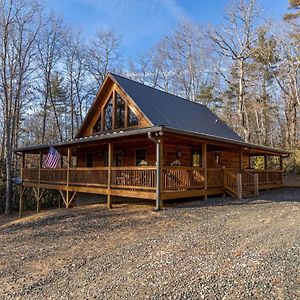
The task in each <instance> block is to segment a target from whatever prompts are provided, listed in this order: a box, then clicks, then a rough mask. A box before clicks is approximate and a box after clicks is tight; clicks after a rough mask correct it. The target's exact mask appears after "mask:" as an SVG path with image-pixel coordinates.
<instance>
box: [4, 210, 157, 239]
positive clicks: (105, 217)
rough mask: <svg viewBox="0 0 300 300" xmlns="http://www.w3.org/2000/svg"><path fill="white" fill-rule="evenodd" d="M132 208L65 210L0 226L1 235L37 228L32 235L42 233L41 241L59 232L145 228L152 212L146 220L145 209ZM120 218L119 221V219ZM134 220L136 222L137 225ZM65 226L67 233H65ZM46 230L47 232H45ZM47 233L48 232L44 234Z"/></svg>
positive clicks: (72, 233)
mask: <svg viewBox="0 0 300 300" xmlns="http://www.w3.org/2000/svg"><path fill="white" fill-rule="evenodd" d="M128 208H129V209H121V210H120V209H118V208H116V209H112V210H106V209H105V208H97V207H95V208H93V207H86V208H83V209H80V210H77V211H73V212H72V210H65V211H64V212H58V213H57V214H54V215H49V216H41V217H40V218H39V217H38V218H37V219H35V220H28V221H26V220H24V222H20V223H13V224H6V225H5V226H2V227H0V232H1V231H2V232H4V233H16V232H18V231H22V230H26V229H34V232H32V233H29V234H30V235H31V234H32V235H33V236H34V235H35V233H38V236H39V238H40V237H43V235H44V236H45V237H49V236H53V237H55V236H56V235H57V234H56V231H57V230H58V229H59V230H60V232H59V236H60V237H62V236H65V237H66V236H72V235H74V234H76V233H80V234H83V233H88V232H90V231H92V230H94V229H98V230H101V229H103V228H107V227H108V226H109V228H110V231H114V230H117V229H119V228H123V229H124V228H126V227H130V228H134V227H137V226H145V225H147V224H150V221H149V218H150V219H151V210H149V215H148V218H145V217H144V216H145V214H144V212H146V213H147V211H145V210H142V211H140V210H130V206H128ZM116 217H117V219H116ZM133 221H134V222H133ZM62 227H63V229H64V230H63V231H61V229H62ZM45 228H46V230H45ZM43 230H44V232H42V231H43Z"/></svg>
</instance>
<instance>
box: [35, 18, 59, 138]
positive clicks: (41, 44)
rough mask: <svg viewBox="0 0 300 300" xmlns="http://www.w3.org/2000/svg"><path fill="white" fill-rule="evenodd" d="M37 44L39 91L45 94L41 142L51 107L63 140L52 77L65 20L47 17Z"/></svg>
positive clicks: (57, 60) (56, 63)
mask: <svg viewBox="0 0 300 300" xmlns="http://www.w3.org/2000/svg"><path fill="white" fill-rule="evenodd" d="M36 44H37V48H38V60H37V65H38V68H39V71H40V75H41V79H42V80H41V86H40V87H39V91H40V92H41V94H42V95H43V100H42V107H43V119H42V135H41V141H40V142H41V143H44V142H45V137H46V125H47V115H48V111H49V107H51V108H52V110H53V114H54V119H55V123H56V129H57V132H58V135H59V139H60V140H62V139H63V135H62V132H61V128H60V124H59V116H58V114H57V111H56V107H55V103H54V101H53V97H52V94H51V78H52V77H53V76H54V73H55V71H56V67H57V65H58V63H59V61H60V60H61V56H62V53H63V49H64V30H63V21H62V19H61V18H60V17H59V18H57V17H56V16H55V15H54V14H51V15H50V16H49V17H48V18H46V21H45V22H44V24H43V27H42V30H41V33H40V34H39V37H38V39H37V41H36Z"/></svg>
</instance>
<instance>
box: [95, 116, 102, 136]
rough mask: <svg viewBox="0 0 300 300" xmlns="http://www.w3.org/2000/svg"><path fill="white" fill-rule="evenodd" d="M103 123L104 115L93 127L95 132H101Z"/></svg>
mask: <svg viewBox="0 0 300 300" xmlns="http://www.w3.org/2000/svg"><path fill="white" fill-rule="evenodd" d="M101 121H102V114H100V115H99V118H98V120H97V122H96V123H95V125H94V127H93V132H100V131H101Z"/></svg>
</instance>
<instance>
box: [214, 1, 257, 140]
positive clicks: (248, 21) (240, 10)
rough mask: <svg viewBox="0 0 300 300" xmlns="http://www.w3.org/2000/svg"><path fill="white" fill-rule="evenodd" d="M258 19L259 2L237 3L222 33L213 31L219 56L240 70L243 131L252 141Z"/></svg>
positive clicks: (240, 126) (241, 130)
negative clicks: (250, 101) (251, 84)
mask: <svg viewBox="0 0 300 300" xmlns="http://www.w3.org/2000/svg"><path fill="white" fill-rule="evenodd" d="M256 17H257V12H256V9H255V0H237V1H235V2H234V4H233V6H232V8H231V9H230V11H229V12H228V13H227V15H226V17H225V18H226V20H227V24H226V26H225V27H224V29H223V30H222V33H220V32H219V31H216V30H211V32H210V38H211V40H212V41H213V42H214V43H215V44H216V46H217V49H218V51H219V53H220V54H221V55H222V56H223V57H224V58H229V59H231V60H232V61H233V64H234V67H235V68H236V73H235V77H236V78H237V80H238V85H237V98H238V103H237V114H238V121H239V132H240V134H241V135H242V136H243V137H244V138H245V140H246V141H249V140H250V128H249V118H248V111H247V104H246V89H247V82H246V72H247V63H248V61H249V60H250V58H251V50H252V48H251V47H252V45H253V42H254V41H255V39H256V31H255V19H256ZM226 80H230V79H229V78H227V79H226Z"/></svg>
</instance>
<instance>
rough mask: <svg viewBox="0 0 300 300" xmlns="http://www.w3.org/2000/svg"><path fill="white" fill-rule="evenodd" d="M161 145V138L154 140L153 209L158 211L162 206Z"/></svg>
mask: <svg viewBox="0 0 300 300" xmlns="http://www.w3.org/2000/svg"><path fill="white" fill-rule="evenodd" d="M162 166H163V145H162V138H158V139H157V141H156V205H155V210H157V211H159V210H161V209H162V208H163V203H162V199H161V192H162V188H163V169H162Z"/></svg>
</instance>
